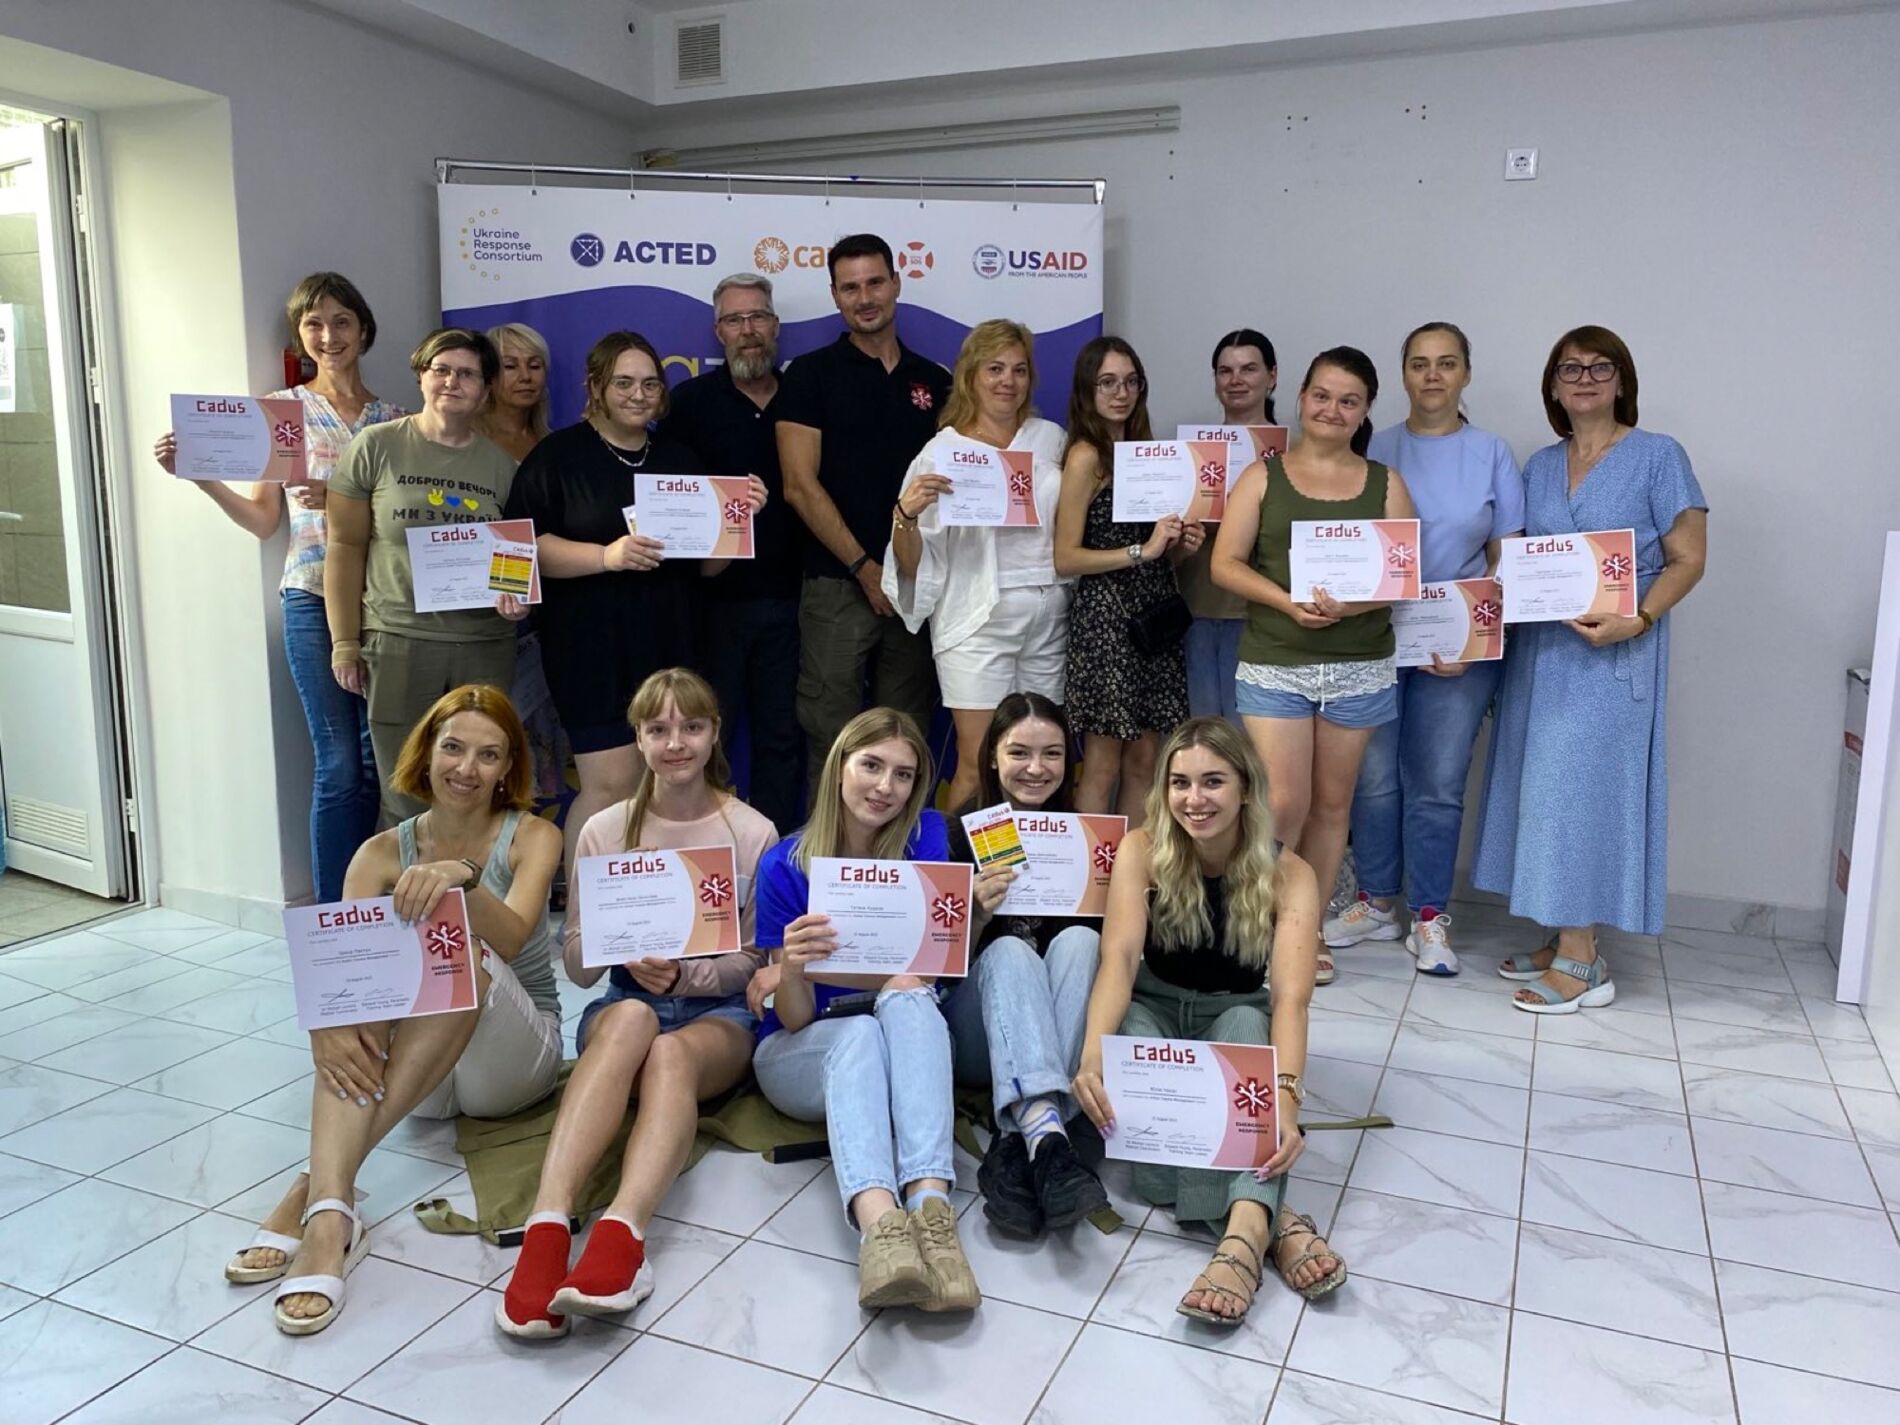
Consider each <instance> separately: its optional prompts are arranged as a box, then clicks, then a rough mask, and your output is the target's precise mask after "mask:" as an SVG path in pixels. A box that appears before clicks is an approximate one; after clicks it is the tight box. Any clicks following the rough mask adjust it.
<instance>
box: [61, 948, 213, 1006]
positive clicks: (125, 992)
mask: <svg viewBox="0 0 1900 1425" xmlns="http://www.w3.org/2000/svg"><path fill="white" fill-rule="evenodd" d="M190 969H191V966H190V965H187V964H185V963H184V962H182V961H179V960H174V959H172V958H171V957H170V956H169V955H152V956H149V957H147V958H146V959H145V960H144V961H143V962H141V963H140V964H137V965H130V966H127V967H126V968H125V969H123V970H115V971H114V972H113V973H112V974H110V975H101V976H100V977H99V978H98V979H96V980H81V981H79V983H77V984H75V985H72V986H70V987H68V989H67V990H66V993H67V994H69V995H71V996H72V997H73V998H74V999H83V1000H85V1001H86V1002H87V1003H88V1004H105V1003H108V1002H110V1001H112V1000H114V999H117V998H119V997H120V996H125V997H126V999H127V1001H128V1003H127V1004H123V1005H119V1006H117V1007H118V1008H120V1009H126V1008H129V1007H130V1005H131V1004H132V1003H135V1002H136V1000H137V996H138V992H139V991H140V990H145V989H151V988H154V987H156V986H157V985H158V984H159V983H160V982H161V981H164V980H172V979H176V978H177V977H178V976H180V975H183V974H185V973H187V972H188V971H189V970H190Z"/></svg>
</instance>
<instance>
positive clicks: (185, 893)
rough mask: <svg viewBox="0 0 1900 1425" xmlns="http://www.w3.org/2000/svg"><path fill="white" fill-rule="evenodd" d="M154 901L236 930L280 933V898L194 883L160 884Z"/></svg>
mask: <svg viewBox="0 0 1900 1425" xmlns="http://www.w3.org/2000/svg"><path fill="white" fill-rule="evenodd" d="M158 904H160V905H163V906H167V907H169V908H170V909H172V910H182V911H184V912H185V913H186V914H187V915H201V916H203V917H204V918H205V919H206V920H215V921H217V922H218V923H219V924H220V925H229V926H234V927H236V928H237V929H239V930H254V931H257V932H258V933H259V934H262V935H282V934H283V933H284V907H283V903H282V902H281V901H271V900H263V899H261V898H259V897H255V896H241V895H235V894H233V893H232V892H230V891H207V890H203V889H200V888H199V887H196V886H173V885H160V886H159V888H158Z"/></svg>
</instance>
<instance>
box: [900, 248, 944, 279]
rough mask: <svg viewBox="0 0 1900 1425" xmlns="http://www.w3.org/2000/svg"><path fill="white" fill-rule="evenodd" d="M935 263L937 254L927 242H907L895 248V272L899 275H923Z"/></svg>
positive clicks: (927, 272)
mask: <svg viewBox="0 0 1900 1425" xmlns="http://www.w3.org/2000/svg"><path fill="white" fill-rule="evenodd" d="M936 265H937V255H936V254H935V253H934V252H932V251H931V250H930V247H929V244H927V243H921V242H907V243H905V244H904V245H903V246H902V247H901V248H899V249H898V250H897V274H898V276H900V277H923V276H926V275H928V274H929V272H930V269H931V268H933V267H935V266H936Z"/></svg>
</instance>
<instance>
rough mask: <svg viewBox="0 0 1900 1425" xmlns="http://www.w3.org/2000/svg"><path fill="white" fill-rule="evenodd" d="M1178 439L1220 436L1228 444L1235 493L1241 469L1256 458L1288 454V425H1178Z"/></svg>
mask: <svg viewBox="0 0 1900 1425" xmlns="http://www.w3.org/2000/svg"><path fill="white" fill-rule="evenodd" d="M1174 434H1175V438H1176V439H1178V440H1193V441H1207V440H1218V441H1220V442H1222V443H1223V444H1225V445H1226V447H1227V490H1228V493H1229V494H1231V493H1233V489H1234V482H1235V481H1237V480H1239V479H1240V472H1241V471H1243V470H1245V469H1246V468H1247V467H1248V466H1249V465H1251V464H1253V463H1254V461H1256V460H1270V459H1272V458H1273V457H1274V456H1276V455H1285V454H1286V445H1287V435H1286V427H1285V426H1177V427H1175V431H1174Z"/></svg>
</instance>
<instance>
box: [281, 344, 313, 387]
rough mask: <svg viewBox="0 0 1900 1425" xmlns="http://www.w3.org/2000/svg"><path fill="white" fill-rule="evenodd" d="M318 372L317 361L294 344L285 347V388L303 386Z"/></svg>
mask: <svg viewBox="0 0 1900 1425" xmlns="http://www.w3.org/2000/svg"><path fill="white" fill-rule="evenodd" d="M316 374H317V363H316V362H314V361H312V360H311V359H310V358H309V357H307V356H305V355H304V354H303V353H302V352H301V351H299V350H297V348H296V347H294V346H287V347H285V348H284V389H285V390H290V389H291V388H293V387H296V386H301V385H303V384H304V382H306V381H308V380H310V379H311V378H312V377H314V376H315V375H316Z"/></svg>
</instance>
